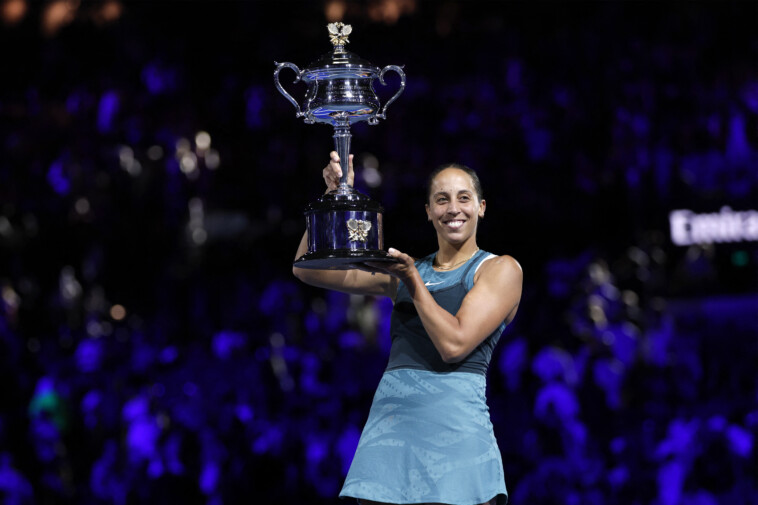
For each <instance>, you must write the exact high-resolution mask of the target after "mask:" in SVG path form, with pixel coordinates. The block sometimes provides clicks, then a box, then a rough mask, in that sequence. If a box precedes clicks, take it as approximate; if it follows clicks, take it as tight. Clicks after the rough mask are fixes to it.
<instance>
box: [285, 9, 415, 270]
mask: <svg viewBox="0 0 758 505" xmlns="http://www.w3.org/2000/svg"><path fill="white" fill-rule="evenodd" d="M327 28H328V29H329V36H330V40H331V41H332V44H333V45H334V49H333V50H332V51H331V52H329V53H327V54H325V55H323V56H321V57H320V58H319V59H317V60H316V61H315V62H313V63H311V64H310V65H309V66H308V67H307V68H305V69H303V70H301V69H300V68H299V67H298V66H297V65H295V64H294V63H289V62H284V63H276V70H275V71H274V84H275V85H276V88H277V89H278V90H279V92H280V93H281V94H282V95H284V97H285V98H286V99H287V100H289V101H290V102H291V103H292V105H294V106H295V110H296V113H295V116H296V117H299V118H300V117H301V118H303V120H304V121H305V122H306V123H308V124H313V123H325V124H330V125H332V126H333V127H334V135H333V138H334V148H335V150H336V151H337V154H338V155H339V157H340V160H342V161H346V160H347V159H348V156H349V153H350V141H351V138H352V134H351V133H350V125H352V124H354V123H356V122H359V121H367V122H368V123H369V124H371V125H375V124H378V122H379V120H380V119H385V118H386V112H387V107H388V106H389V105H390V104H391V103H392V102H394V101H395V100H396V99H397V97H398V96H400V94H401V93H402V92H403V90H404V89H405V73H404V72H403V70H402V68H401V67H399V66H397V65H387V66H386V67H384V68H382V69H381V70H380V69H379V67H375V66H373V65H372V64H371V63H369V62H368V61H366V60H364V59H362V58H360V57H358V56H357V55H355V54H354V53H351V52H350V51H346V50H345V44H347V43H348V42H349V41H348V35H350V34H351V33H352V28H351V27H350V25H345V24H343V23H330V24H329V25H328V26H327ZM286 69H289V70H291V71H292V72H294V73H295V83H297V82H299V81H303V82H305V83H306V84H307V86H308V87H307V90H306V92H305V96H304V98H303V100H302V102H301V103H299V102H298V101H297V100H295V98H293V97H292V95H290V94H289V93H288V92H287V90H285V89H284V87H283V86H282V85H281V83H280V82H279V74H280V73H281V72H282V71H283V70H286ZM388 72H395V73H397V74H398V75H399V76H400V87H399V89H398V90H397V91H396V92H395V94H394V95H393V96H392V98H390V99H389V100H387V102H386V103H385V104H384V105H383V106H382V104H381V103H380V101H379V98H378V97H377V96H376V92H375V91H374V81H376V80H378V81H379V82H380V83H381V84H382V85H386V83H385V81H384V77H385V75H386V74H387V73H388ZM343 167H344V165H343ZM347 175H348V171H347V170H344V169H343V173H342V178H341V179H340V185H339V188H338V189H337V190H336V191H333V192H331V193H329V194H327V195H324V196H322V197H321V198H319V200H318V201H317V202H315V203H313V204H310V205H309V206H308V208H307V209H306V211H305V214H306V222H307V226H308V237H309V242H308V253H307V254H306V255H304V256H303V257H302V258H299V259H298V260H297V261H296V262H295V265H296V266H299V267H302V268H353V266H350V265H355V264H356V263H360V261H382V260H386V261H393V260H392V259H391V258H389V256H388V255H387V253H386V252H384V251H382V250H381V249H382V247H383V246H384V244H383V238H382V237H383V234H382V233H383V230H382V212H383V211H382V208H381V206H379V204H377V203H376V202H374V201H372V200H371V199H370V198H368V197H367V196H365V195H363V194H361V193H359V192H357V191H355V190H354V189H353V188H352V187H351V186H350V185H348V184H347ZM351 238H352V239H353V240H351ZM361 258H363V259H361Z"/></svg>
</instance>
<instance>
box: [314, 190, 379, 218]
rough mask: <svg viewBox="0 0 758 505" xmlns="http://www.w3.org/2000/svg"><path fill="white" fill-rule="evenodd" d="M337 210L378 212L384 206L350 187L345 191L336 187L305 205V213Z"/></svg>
mask: <svg viewBox="0 0 758 505" xmlns="http://www.w3.org/2000/svg"><path fill="white" fill-rule="evenodd" d="M337 210H361V211H367V212H376V213H379V214H381V213H383V212H384V208H383V207H382V206H381V204H379V202H377V201H376V200H372V199H371V198H369V197H368V196H366V195H364V194H363V193H361V192H360V191H357V190H355V189H353V188H350V189H349V190H348V191H345V192H343V191H340V190H339V189H337V190H334V191H330V192H329V193H325V194H323V195H321V196H320V197H318V199H317V200H316V201H315V202H310V203H309V204H308V205H307V206H306V207H305V214H309V213H311V212H323V211H337Z"/></svg>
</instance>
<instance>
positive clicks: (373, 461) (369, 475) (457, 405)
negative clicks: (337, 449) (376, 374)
mask: <svg viewBox="0 0 758 505" xmlns="http://www.w3.org/2000/svg"><path fill="white" fill-rule="evenodd" d="M495 496H497V503H498V505H504V504H505V503H506V501H507V492H506V489H505V479H504V477H503V462H502V459H501V457H500V450H499V449H498V447H497V442H496V441H495V435H494V433H493V430H492V423H491V422H490V418H489V409H488V407H487V403H486V380H485V377H484V376H482V375H478V374H474V373H468V372H457V373H456V372H453V373H437V372H430V371H425V370H411V369H399V370H391V371H387V372H385V373H384V375H383V376H382V380H381V381H380V382H379V387H378V389H377V391H376V394H375V395H374V401H373V404H372V405H371V411H370V412H369V417H368V421H366V426H365V427H364V428H363V433H362V434H361V438H360V441H359V442H358V449H357V450H356V452H355V457H354V458H353V462H352V464H351V466H350V471H349V472H348V474H347V478H346V479H345V484H344V486H343V487H342V491H341V492H340V497H341V498H347V497H353V498H359V499H361V498H362V499H366V500H373V501H377V502H383V503H403V504H412V503H446V504H454V505H475V504H479V503H484V502H487V501H489V500H491V499H492V498H493V497H495Z"/></svg>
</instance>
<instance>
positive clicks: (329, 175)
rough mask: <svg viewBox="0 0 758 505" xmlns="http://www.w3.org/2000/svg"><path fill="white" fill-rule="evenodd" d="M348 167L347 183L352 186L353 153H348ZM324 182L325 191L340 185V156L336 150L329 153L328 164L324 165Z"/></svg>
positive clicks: (353, 175) (353, 174)
mask: <svg viewBox="0 0 758 505" xmlns="http://www.w3.org/2000/svg"><path fill="white" fill-rule="evenodd" d="M348 165H349V169H348V171H347V183H348V185H350V186H352V185H353V181H354V180H355V172H354V171H353V155H352V154H351V155H350V162H349V163H348ZM323 176H324V182H326V192H327V193H328V192H330V191H333V190H335V189H337V188H338V187H339V185H340V178H341V177H342V167H341V166H340V157H339V155H338V154H337V151H332V152H331V153H329V164H328V165H327V166H326V167H324V171H323Z"/></svg>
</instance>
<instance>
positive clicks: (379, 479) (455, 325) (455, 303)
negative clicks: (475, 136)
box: [294, 152, 522, 505]
mask: <svg viewBox="0 0 758 505" xmlns="http://www.w3.org/2000/svg"><path fill="white" fill-rule="evenodd" d="M339 161H340V160H339V158H338V157H337V154H336V153H334V152H333V153H332V154H331V160H330V163H329V164H328V165H327V167H326V168H324V171H323V176H324V180H325V181H326V184H327V191H329V190H331V189H334V188H335V187H336V186H337V184H339V179H340V177H341V175H342V169H341V166H340V163H339ZM352 181H353V166H352V157H351V159H350V163H349V170H348V183H349V184H351V185H352ZM485 208H486V202H485V201H484V199H483V198H482V188H481V183H480V182H479V178H478V177H477V175H476V173H475V172H474V171H473V170H471V169H470V168H468V167H465V166H463V165H458V164H448V165H444V166H441V167H439V168H438V169H436V170H434V171H433V172H432V174H431V175H430V177H429V183H428V188H427V202H426V213H427V217H428V219H429V221H430V222H431V223H432V225H433V226H434V229H435V230H436V231H437V246H438V249H437V251H436V252H434V253H432V254H430V255H428V256H426V257H424V258H422V259H420V260H417V261H414V260H413V258H411V257H410V256H408V255H407V254H404V253H401V252H400V251H397V250H395V249H389V251H388V252H389V253H390V255H392V256H393V257H395V258H397V259H398V262H397V263H368V264H366V265H364V266H363V268H364V269H355V270H348V271H331V270H304V269H298V268H295V269H294V273H295V275H296V276H297V277H298V278H299V279H300V280H302V281H304V282H306V283H308V284H311V285H314V286H320V287H325V288H328V289H335V290H338V291H343V292H347V293H358V294H369V295H379V296H388V297H390V298H391V299H392V300H393V302H394V308H393V311H392V316H391V322H390V333H391V334H392V347H391V349H390V356H389V362H388V364H387V368H386V370H385V372H384V375H383V376H382V379H381V381H380V383H379V386H378V388H377V391H376V394H375V396H374V401H373V404H372V406H371V410H370V412H369V417H368V420H367V421H366V425H365V427H364V429H363V433H362V435H361V439H360V441H359V443H358V448H357V450H356V453H355V457H354V459H353V463H352V465H351V466H350V471H349V472H348V475H347V478H346V480H345V484H344V486H343V488H342V492H341V493H340V497H353V498H357V499H358V500H359V501H360V502H361V503H362V504H377V503H379V504H384V503H393V504H404V503H445V504H461V505H475V504H484V503H488V504H492V505H494V504H501V505H502V504H504V503H506V501H507V492H506V488H505V480H504V476H503V463H502V459H501V456H500V451H499V449H498V446H497V442H496V440H495V436H494V432H493V429H492V423H491V422H490V418H489V409H488V407H487V401H486V373H487V368H488V366H489V363H490V360H491V358H492V352H493V349H494V348H495V346H496V345H497V342H498V340H499V338H500V335H501V334H502V332H503V330H504V329H505V326H506V325H507V324H508V323H509V322H510V321H511V320H512V319H513V317H514V316H515V315H516V311H517V309H518V305H519V300H520V298H521V284H522V272H521V267H520V266H519V264H518V263H517V262H516V260H514V259H513V258H512V257H510V256H496V255H494V254H490V253H488V252H485V251H482V250H480V249H479V247H478V246H477V244H476V232H477V225H478V222H479V219H481V218H483V217H484V211H485ZM307 239H308V237H307V232H306V235H305V236H304V237H303V240H302V241H301V243H300V247H299V249H298V251H297V255H296V257H300V255H302V254H303V253H304V252H305V250H306V249H307V243H308V240H307Z"/></svg>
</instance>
